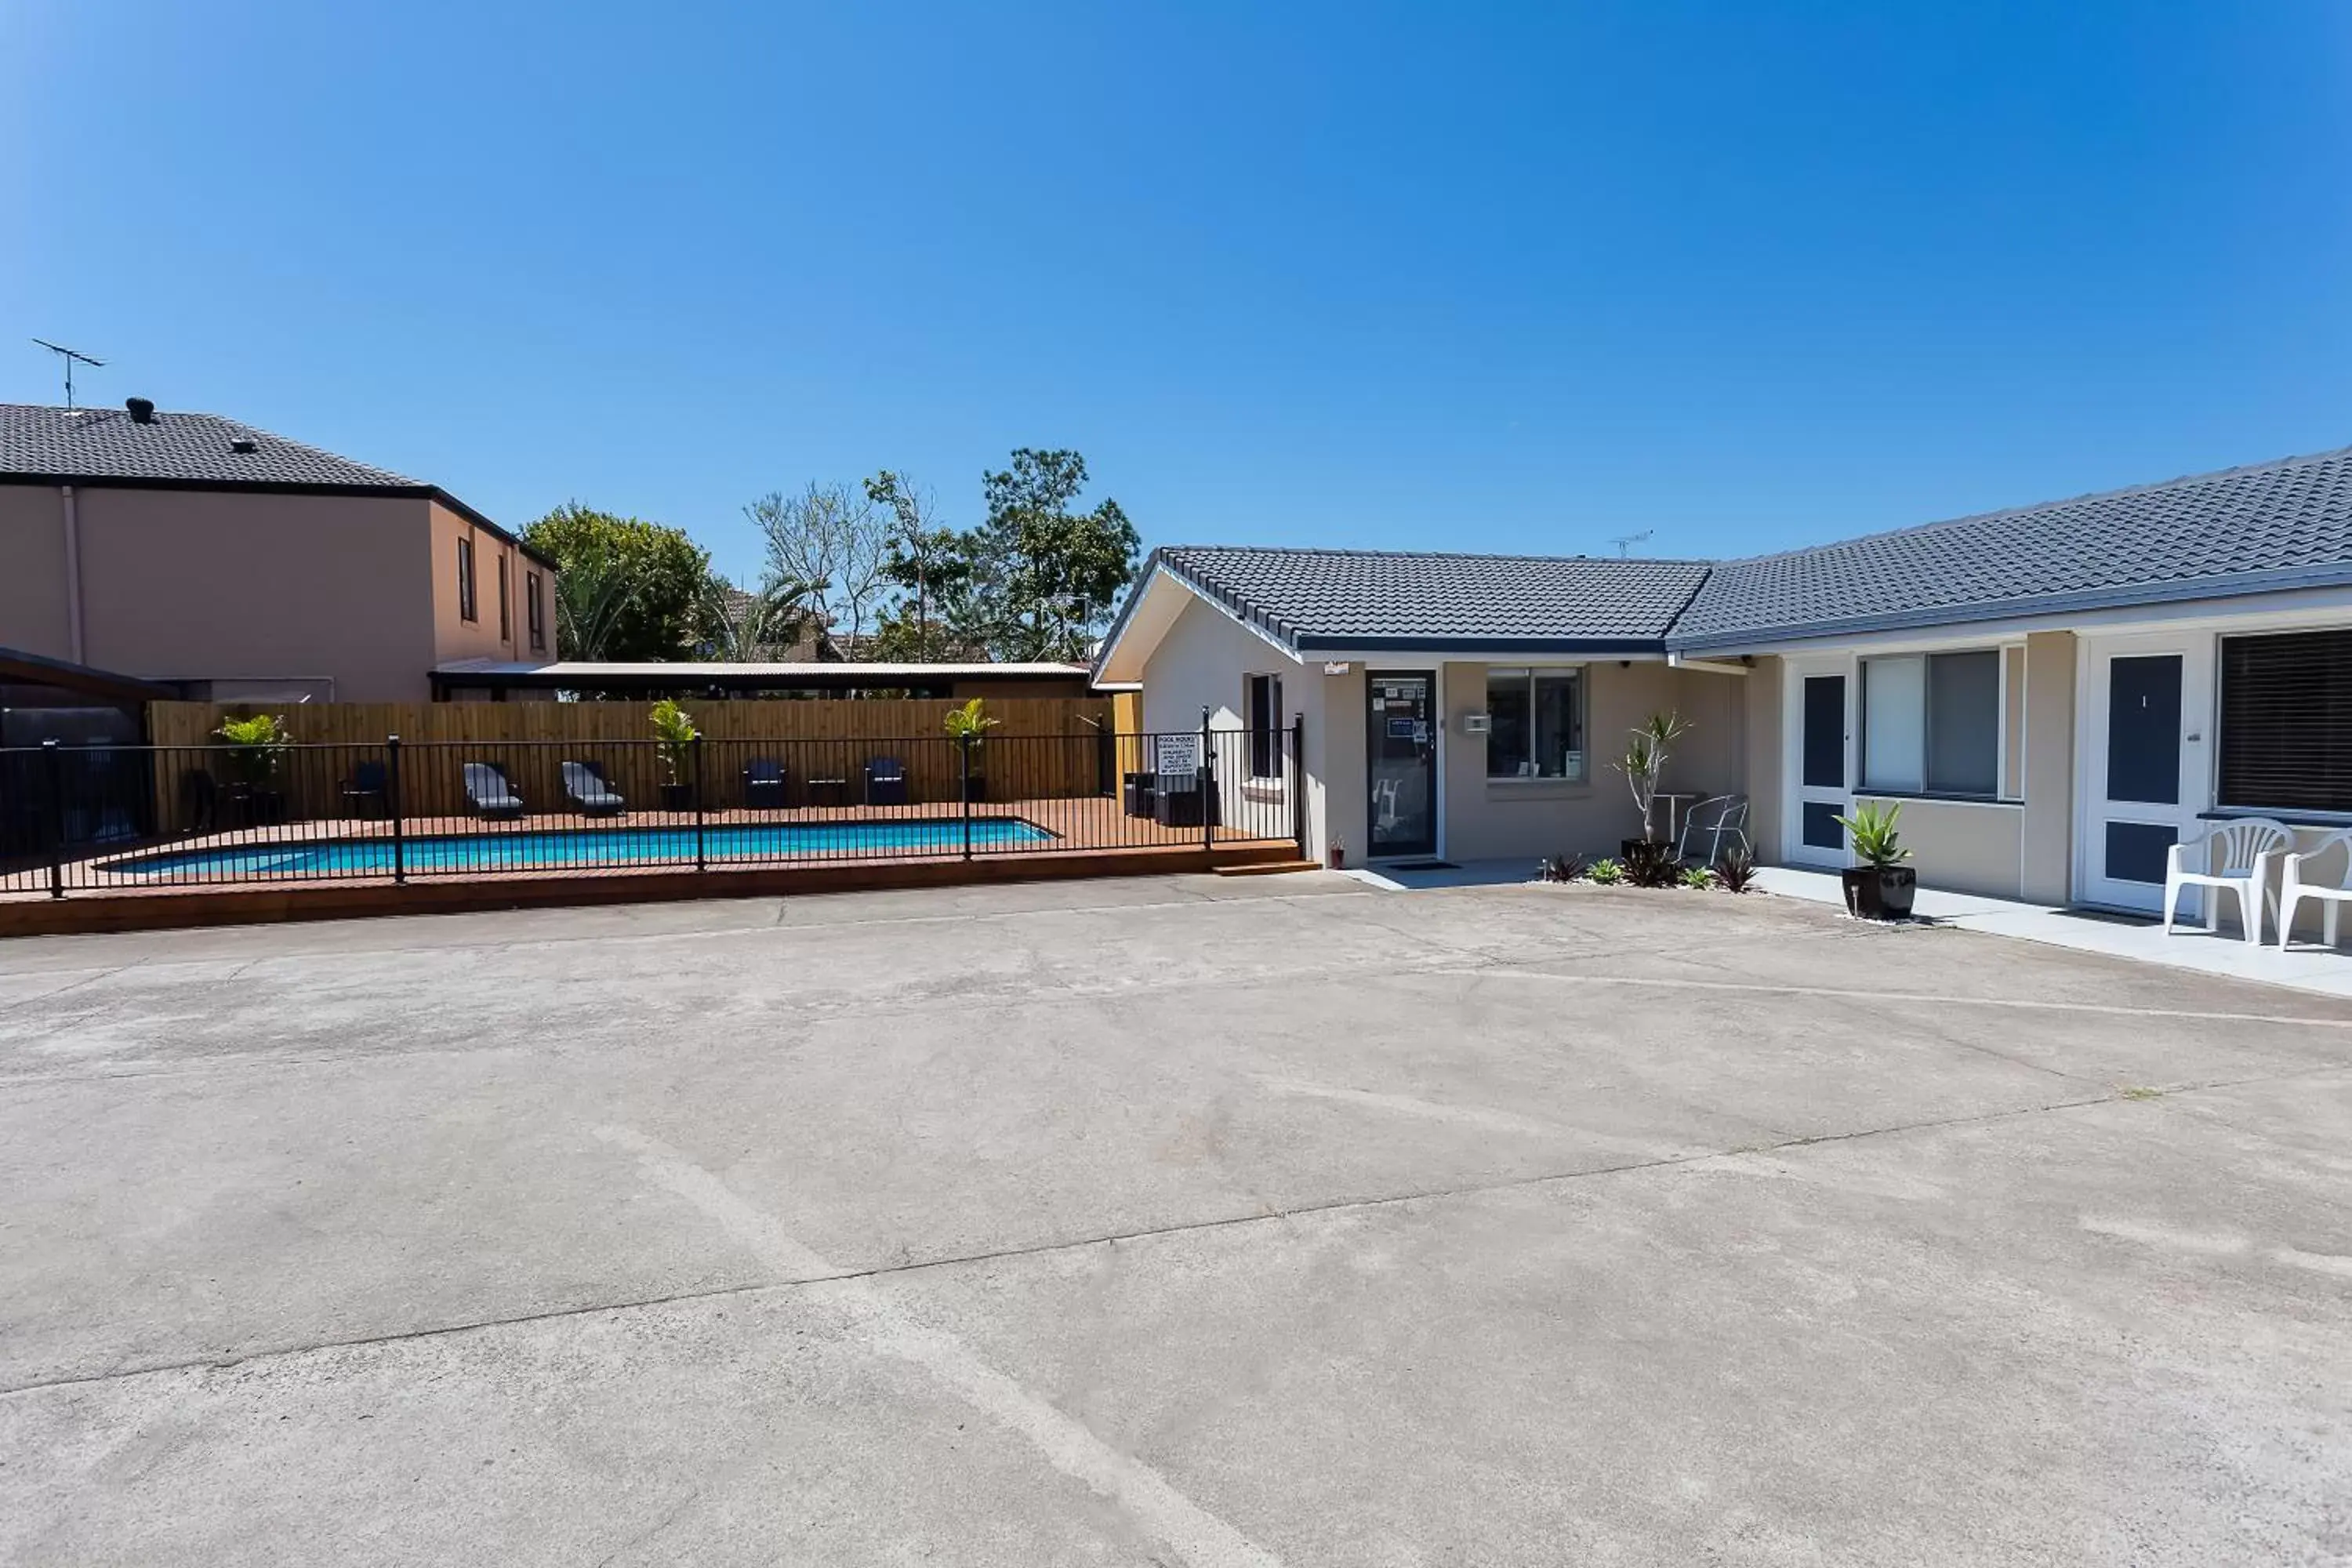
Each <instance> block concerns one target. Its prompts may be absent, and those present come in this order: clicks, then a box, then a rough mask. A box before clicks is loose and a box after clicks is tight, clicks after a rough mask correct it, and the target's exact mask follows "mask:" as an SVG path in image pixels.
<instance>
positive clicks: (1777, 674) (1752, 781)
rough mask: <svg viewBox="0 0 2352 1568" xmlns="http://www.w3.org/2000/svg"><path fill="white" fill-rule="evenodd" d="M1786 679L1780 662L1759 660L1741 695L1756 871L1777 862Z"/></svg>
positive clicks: (1750, 838) (1783, 788) (1783, 785)
mask: <svg viewBox="0 0 2352 1568" xmlns="http://www.w3.org/2000/svg"><path fill="white" fill-rule="evenodd" d="M1786 679H1787V677H1786V676H1785V674H1784V673H1783V672H1782V670H1781V668H1780V659H1779V658H1775V657H1772V656H1769V655H1768V656H1766V657H1764V658H1759V659H1758V660H1757V661H1756V662H1755V664H1754V665H1753V666H1752V667H1751V668H1749V670H1748V675H1747V677H1746V679H1745V682H1744V685H1745V689H1744V690H1743V691H1742V692H1741V695H1742V696H1743V697H1744V698H1745V699H1746V708H1747V725H1748V731H1747V741H1748V745H1747V762H1746V764H1745V767H1744V769H1743V774H1744V776H1745V777H1746V779H1747V781H1748V784H1747V788H1748V843H1749V844H1750V845H1751V846H1753V847H1754V848H1755V850H1756V860H1757V863H1758V864H1759V865H1770V864H1772V863H1774V862H1776V861H1778V860H1779V859H1780V814H1781V812H1782V810H1783V809H1784V804H1783V803H1784V802H1785V800H1786V799H1787V796H1786V794H1785V791H1786V789H1787V784H1786V783H1785V781H1784V780H1783V779H1782V777H1781V773H1780V733H1781V731H1780V725H1781V704H1782V703H1783V702H1784V701H1786V700H1787V694H1786V693H1785V692H1784V691H1783V690H1782V686H1783V684H1784V682H1785V680H1786Z"/></svg>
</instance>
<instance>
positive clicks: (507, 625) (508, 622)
mask: <svg viewBox="0 0 2352 1568" xmlns="http://www.w3.org/2000/svg"><path fill="white" fill-rule="evenodd" d="M499 641H500V642H512V641H514V608H513V604H512V600H511V596H510V595H509V593H508V590H507V552H505V551H503V550H501V551H499Z"/></svg>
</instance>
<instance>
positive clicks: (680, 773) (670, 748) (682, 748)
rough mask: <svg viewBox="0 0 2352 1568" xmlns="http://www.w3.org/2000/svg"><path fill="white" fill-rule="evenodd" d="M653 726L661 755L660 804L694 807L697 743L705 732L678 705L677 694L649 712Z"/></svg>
mask: <svg viewBox="0 0 2352 1568" xmlns="http://www.w3.org/2000/svg"><path fill="white" fill-rule="evenodd" d="M646 718H647V719H648V720H649V721H651V722H652V724H653V727H654V746H655V749H656V751H657V752H660V754H661V766H662V786H661V803H662V809H663V810H664V811H691V810H692V809H694V785H695V783H696V780H695V778H694V742H696V741H697V740H698V739H700V737H701V734H702V731H699V730H698V729H696V728H695V724H694V715H693V714H691V713H688V711H687V710H685V709H683V708H681V707H679V706H678V705H677V699H676V698H674V697H665V698H663V699H662V700H660V701H658V702H656V703H655V704H654V706H653V711H652V712H650V713H648V714H647V715H646Z"/></svg>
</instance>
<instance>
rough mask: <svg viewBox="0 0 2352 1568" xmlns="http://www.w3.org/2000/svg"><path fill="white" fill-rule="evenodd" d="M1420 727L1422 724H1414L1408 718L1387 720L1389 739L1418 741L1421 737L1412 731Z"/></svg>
mask: <svg viewBox="0 0 2352 1568" xmlns="http://www.w3.org/2000/svg"><path fill="white" fill-rule="evenodd" d="M1422 727H1423V726H1421V725H1417V724H1415V723H1414V722H1413V721H1412V720H1410V719H1391V720H1390V721H1389V739H1390V740H1391V741H1418V740H1420V739H1422V737H1421V736H1420V735H1417V734H1415V733H1413V731H1415V730H1418V729H1421V728H1422Z"/></svg>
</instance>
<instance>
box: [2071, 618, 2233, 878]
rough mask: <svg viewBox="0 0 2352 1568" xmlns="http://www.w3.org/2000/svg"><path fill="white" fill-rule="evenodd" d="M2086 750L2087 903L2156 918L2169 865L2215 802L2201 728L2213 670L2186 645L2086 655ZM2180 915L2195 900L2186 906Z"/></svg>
mask: <svg viewBox="0 0 2352 1568" xmlns="http://www.w3.org/2000/svg"><path fill="white" fill-rule="evenodd" d="M2089 654H2090V658H2089V659H2088V661H2087V662H2088V665H2089V676H2090V679H2089V686H2090V691H2089V694H2088V695H2089V703H2090V709H2091V721H2092V722H2091V726H2090V731H2089V738H2090V744H2089V745H2088V746H2087V747H2086V748H2085V754H2084V763H2085V764H2086V771H2087V772H2088V773H2089V774H2090V777H2089V779H2088V780H2087V783H2088V784H2089V788H2088V789H2087V790H2086V791H2085V792H2084V801H2085V803H2086V806H2085V815H2086V816H2087V818H2088V820H2087V821H2086V822H2085V823H2084V828H2085V831H2084V834H2083V835H2082V847H2083V872H2084V875H2083V879H2082V883H2081V885H2080V888H2079V889H2078V891H2077V896H2078V897H2080V898H2081V899H2082V900H2083V901H2084V902H2085V903H2093V904H2104V905H2106V906H2108V907H2110V908H2114V909H2124V910H2146V911H2148V912H2153V911H2154V910H2156V908H2157V906H2158V905H2159V904H2161V903H2162V902H2163V901H2164V870H2165V860H2166V858H2167V856H2168V854H2169V852H2170V850H2171V848H2172V847H2173V845H2174V844H2176V843H2178V842H2179V841H2180V840H2181V839H2184V838H2187V837H2192V836H2193V835H2194V834H2195V833H2196V831H2197V829H2198V828H2199V827H2200V826H2201V824H2200V823H2199V821H2198V819H2197V814H2198V813H2199V812H2200V810H2202V809H2203V808H2204V805H2205V803H2206V801H2207V799H2208V798H2209V796H2208V793H2207V790H2206V787H2205V786H2206V779H2205V748H2204V744H2203V742H2204V738H2205V735H2204V731H2205V723H2204V721H2203V718H2202V717H2201V716H2202V715H2206V714H2209V713H2210V711H2211V709H2212V696H2211V689H2210V679H2211V675H2210V669H2211V666H2210V660H2209V659H2208V658H2206V657H2204V656H2203V655H2204V650H2203V649H2202V648H2201V647H2195V646H2193V645H2184V643H2183V641H2181V640H2180V639H2177V638H2176V639H2170V640H2156V639H2145V638H2142V639H2125V638H2117V639H2115V640H2112V641H2108V642H2103V643H2094V644H2092V645H2091V646H2090V648H2089ZM2182 904H2183V912H2184V913H2188V912H2193V911H2192V910H2189V900H2187V899H2184V900H2182Z"/></svg>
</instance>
